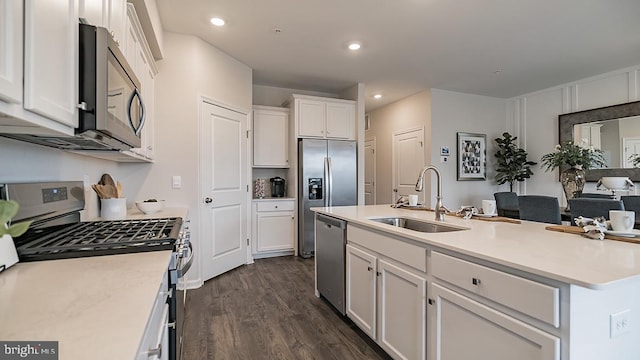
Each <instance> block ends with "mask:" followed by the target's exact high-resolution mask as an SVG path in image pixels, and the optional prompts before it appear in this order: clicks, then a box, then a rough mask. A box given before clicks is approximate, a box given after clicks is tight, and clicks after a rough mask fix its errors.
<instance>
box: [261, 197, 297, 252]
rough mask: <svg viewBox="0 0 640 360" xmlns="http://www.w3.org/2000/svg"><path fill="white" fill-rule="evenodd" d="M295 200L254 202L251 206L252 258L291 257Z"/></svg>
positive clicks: (293, 237)
mask: <svg viewBox="0 0 640 360" xmlns="http://www.w3.org/2000/svg"><path fill="white" fill-rule="evenodd" d="M294 207H295V200H294V199H288V198H287V199H280V200H278V199H265V200H254V201H253V205H252V210H253V211H252V213H253V214H252V215H253V216H252V218H253V226H252V227H251V228H252V238H253V247H252V251H253V257H254V258H264V257H272V256H281V255H291V254H292V253H293V251H294V241H295V226H294V221H295V214H294Z"/></svg>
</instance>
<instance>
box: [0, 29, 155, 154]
mask: <svg viewBox="0 0 640 360" xmlns="http://www.w3.org/2000/svg"><path fill="white" fill-rule="evenodd" d="M79 26H80V28H79V42H78V45H79V48H78V53H79V63H78V67H79V74H78V75H79V77H78V80H79V84H78V85H79V87H78V95H79V96H78V97H79V101H78V109H79V113H78V127H77V128H76V129H75V131H74V133H75V136H72V137H67V136H38V135H30V134H2V136H6V137H11V138H15V139H18V140H23V141H28V142H31V143H36V144H39V145H45V146H50V147H55V148H59V149H66V150H113V151H118V150H129V149H131V148H137V147H140V143H141V141H140V133H141V132H142V127H143V126H144V116H145V114H144V103H143V100H142V94H141V86H140V81H139V80H138V78H137V77H136V75H135V73H134V72H133V68H132V67H131V66H130V65H129V64H128V63H127V60H126V58H125V57H124V55H123V54H122V52H121V51H120V49H119V47H118V45H117V44H116V42H115V41H114V40H113V37H112V36H111V34H110V33H109V31H108V30H107V29H105V28H102V27H97V26H92V25H88V24H79Z"/></svg>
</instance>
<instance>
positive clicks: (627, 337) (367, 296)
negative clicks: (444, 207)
mask: <svg viewBox="0 0 640 360" xmlns="http://www.w3.org/2000/svg"><path fill="white" fill-rule="evenodd" d="M314 210H315V211H316V212H317V213H322V214H325V215H328V216H333V217H336V218H340V219H342V220H346V221H347V249H346V258H347V261H346V264H345V265H346V282H347V289H346V298H347V299H346V303H347V316H349V317H350V318H351V319H352V320H353V321H354V322H355V323H356V324H357V325H358V326H359V327H360V328H361V329H362V330H363V331H365V333H367V334H368V335H369V336H370V337H372V338H373V339H374V340H376V342H378V344H379V345H380V346H381V347H382V348H383V349H385V350H386V351H387V352H388V353H389V354H390V355H391V356H392V357H396V358H402V357H406V358H415V359H424V358H429V359H432V360H435V359H464V358H475V359H485V358H487V359H489V358H490V359H510V358H518V359H528V358H531V359H565V360H569V359H571V360H590V359H593V360H596V359H620V360H622V359H625V360H626V359H629V360H631V359H637V358H638V357H640V331H639V328H638V325H636V324H640V245H639V244H631V243H625V242H619V241H610V240H605V241H598V240H589V239H586V238H584V237H581V236H579V235H573V234H564V233H558V232H552V231H547V230H545V226H547V225H548V224H541V223H534V222H527V221H522V222H521V223H520V224H513V223H506V222H489V221H482V220H476V219H470V220H464V219H462V218H458V217H456V216H451V215H447V216H446V217H445V222H444V224H446V225H448V226H451V227H454V228H458V229H462V230H459V231H450V232H440V233H422V232H416V231H413V230H408V229H404V228H400V227H395V226H392V225H387V224H384V223H380V222H376V221H373V220H371V219H372V218H384V217H399V216H400V217H406V218H410V219H414V220H420V221H427V222H433V223H436V221H435V220H434V213H433V212H431V211H423V210H422V211H417V210H407V209H393V208H391V207H390V206H389V205H376V206H350V207H334V208H315V209H314ZM316 246H321V244H320V245H318V244H316ZM396 319H402V321H399V320H396ZM416 319H418V320H416ZM401 322H404V323H405V324H404V325H402V324H401ZM427 330H428V331H427ZM416 334H417V335H416ZM407 339H410V340H407ZM424 339H426V341H425V340H424ZM496 344H500V346H497V345H496ZM516 354H517V356H516ZM512 356H516V357H512Z"/></svg>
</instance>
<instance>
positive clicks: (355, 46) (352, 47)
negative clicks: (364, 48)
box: [349, 42, 360, 50]
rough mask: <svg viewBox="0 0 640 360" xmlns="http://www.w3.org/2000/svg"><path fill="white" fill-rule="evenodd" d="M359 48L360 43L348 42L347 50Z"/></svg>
mask: <svg viewBox="0 0 640 360" xmlns="http://www.w3.org/2000/svg"><path fill="white" fill-rule="evenodd" d="M359 49H360V43H357V42H352V43H350V44H349V50H359Z"/></svg>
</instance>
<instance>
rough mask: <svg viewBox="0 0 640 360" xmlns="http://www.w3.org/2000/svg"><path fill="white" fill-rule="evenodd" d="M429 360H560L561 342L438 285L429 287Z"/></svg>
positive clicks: (433, 284) (432, 284)
mask: <svg viewBox="0 0 640 360" xmlns="http://www.w3.org/2000/svg"><path fill="white" fill-rule="evenodd" d="M429 294H430V298H431V299H432V301H431V304H432V305H430V306H431V307H432V308H433V309H432V311H430V315H431V316H430V319H431V328H430V331H429V344H430V353H431V354H430V358H431V359H432V360H469V359H491V360H513V359H518V360H559V359H560V339H559V338H557V337H555V336H553V335H551V334H548V333H546V332H544V331H541V330H538V329H536V328H534V327H532V326H530V325H528V324H526V323H524V322H522V321H519V320H517V319H514V318H512V317H510V316H508V315H505V314H503V313H501V312H498V311H496V310H494V309H492V308H489V307H487V306H485V305H483V304H481V303H479V302H477V301H474V300H472V299H469V298H467V297H465V296H463V295H460V294H458V293H456V292H454V291H451V290H449V289H447V288H445V287H442V286H439V285H438V284H435V283H431V285H430V287H429Z"/></svg>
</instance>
